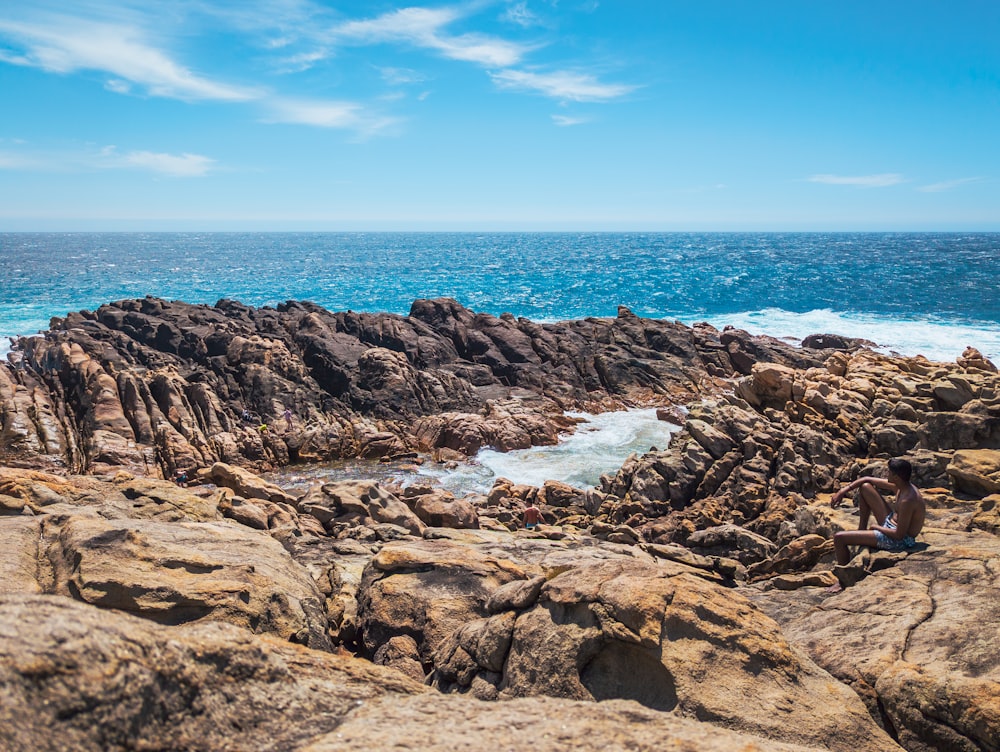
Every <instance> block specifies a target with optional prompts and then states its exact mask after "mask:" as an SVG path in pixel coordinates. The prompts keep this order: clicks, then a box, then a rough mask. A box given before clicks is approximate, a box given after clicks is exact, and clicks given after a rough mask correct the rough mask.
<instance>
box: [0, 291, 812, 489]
mask: <svg viewBox="0 0 1000 752" xmlns="http://www.w3.org/2000/svg"><path fill="white" fill-rule="evenodd" d="M822 357H823V356H822V354H821V353H817V352H815V351H812V350H801V349H797V348H793V347H790V346H788V345H785V344H783V343H781V342H779V341H777V340H769V339H766V338H755V337H750V336H749V335H747V334H746V333H745V332H738V331H727V332H725V333H722V334H721V335H720V333H719V332H718V331H716V330H715V329H713V328H712V327H710V326H708V325H704V324H702V325H698V326H695V327H693V328H689V327H686V326H684V325H682V324H680V323H676V322H668V321H659V320H651V319H641V318H639V317H637V316H635V315H633V314H632V313H631V312H630V311H628V310H627V309H624V308H623V309H621V311H620V312H619V315H618V317H617V318H616V319H585V320H582V321H569V322H564V323H560V324H537V323H535V322H532V321H528V320H526V319H515V318H514V317H512V316H509V315H503V316H500V317H499V318H497V317H495V316H491V315H488V314H477V313H473V312H472V311H469V310H467V309H465V308H463V307H462V306H460V305H459V304H458V303H456V302H455V301H453V300H447V299H442V300H418V301H416V302H415V303H414V304H413V308H412V310H411V313H410V315H409V316H396V315H390V314H359V313H352V312H346V313H330V312H329V311H326V310H324V309H322V308H320V307H319V306H316V305H313V304H310V303H296V302H289V303H285V304H283V305H280V306H278V307H277V308H276V309H272V308H260V309H254V308H250V307H248V306H244V305H241V304H239V303H236V302H234V301H230V300H222V301H219V302H218V303H217V304H216V305H215V306H204V305H188V304H185V303H179V302H168V301H165V300H159V299H156V298H145V299H143V300H128V301H122V302H119V303H112V304H108V305H104V306H101V307H100V308H98V309H97V310H96V311H93V312H90V311H81V312H80V313H74V314H71V315H69V316H67V317H66V318H64V319H54V320H53V324H52V329H51V331H49V332H46V333H45V334H43V335H40V336H36V337H27V338H22V339H20V340H18V341H17V342H16V351H15V352H14V353H13V354H12V359H11V363H9V364H5V365H2V366H0V421H2V422H0V461H2V462H4V463H6V464H8V465H15V466H22V467H38V468H46V467H48V468H54V469H63V470H69V471H72V472H88V473H98V472H104V471H108V470H111V469H115V468H120V467H122V468H126V469H129V470H130V472H133V473H143V474H151V475H161V476H162V477H172V476H173V474H174V473H175V472H176V471H177V470H191V469H192V468H196V467H206V466H209V465H211V464H212V463H214V462H217V461H222V462H227V463H232V464H239V465H244V466H247V467H252V468H256V469H263V468H271V467H275V466H280V465H285V464H288V463H289V462H295V461H311V460H323V459H330V458H339V457H386V456H390V457H391V456H393V455H399V454H403V453H406V452H409V451H412V450H413V449H417V448H420V449H427V450H432V449H435V448H449V449H456V450H460V451H462V452H465V453H474V452H475V451H477V450H478V449H479V448H481V447H483V446H487V445H490V446H495V447H497V448H499V449H513V448H523V447H527V446H531V445H533V444H546V443H554V442H555V441H556V439H557V436H558V433H559V431H560V430H564V429H566V428H568V427H570V426H571V425H572V422H571V421H569V420H567V419H566V418H564V417H563V416H562V411H563V410H564V409H571V408H572V409H590V410H602V409H609V408H620V407H623V406H625V405H634V404H640V403H642V404H647V403H648V404H663V405H667V404H674V403H682V402H685V401H687V400H689V399H691V398H693V397H697V396H700V395H702V394H706V393H710V392H712V391H716V390H717V389H718V388H719V387H720V385H721V382H720V381H719V379H724V378H728V377H731V376H733V375H734V374H736V373H748V372H749V368H750V367H751V366H752V365H753V363H754V362H756V361H758V360H760V359H764V360H768V361H773V362H777V363H784V364H788V365H794V366H796V367H803V366H808V365H819V363H820V362H821V361H822ZM286 409H288V410H290V411H291V412H292V413H293V420H292V425H291V427H289V426H288V425H287V424H286V422H285V421H284V420H283V419H282V415H283V414H284V412H285V410H286Z"/></svg>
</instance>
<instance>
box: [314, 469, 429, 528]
mask: <svg viewBox="0 0 1000 752" xmlns="http://www.w3.org/2000/svg"><path fill="white" fill-rule="evenodd" d="M297 508H298V510H299V512H302V513H303V514H310V515H312V516H314V517H316V518H317V519H318V520H319V521H320V522H321V523H323V525H324V527H326V529H327V530H330V531H334V530H336V528H337V526H338V525H339V524H351V523H354V524H366V521H369V522H372V523H387V524H391V525H398V526H399V527H400V528H401V529H402V530H403V531H404V533H409V534H412V535H422V534H423V532H424V527H425V526H424V523H423V522H421V521H420V518H419V517H417V515H416V514H414V513H413V512H412V511H410V508H409V507H408V506H407V505H406V504H405V503H403V502H402V501H401V500H400V499H398V498H397V497H396V496H395V495H393V494H391V493H389V492H388V491H387V490H386V489H384V488H382V486H380V485H379V484H378V483H376V482H374V481H339V482H336V483H323V484H322V485H316V486H313V487H312V488H310V489H309V491H308V492H307V493H306V495H305V496H303V497H302V498H301V499H299V501H298V505H297Z"/></svg>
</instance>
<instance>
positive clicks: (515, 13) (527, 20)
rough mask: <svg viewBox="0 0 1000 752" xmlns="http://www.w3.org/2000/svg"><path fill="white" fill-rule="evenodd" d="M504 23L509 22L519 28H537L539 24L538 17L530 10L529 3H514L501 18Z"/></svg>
mask: <svg viewBox="0 0 1000 752" xmlns="http://www.w3.org/2000/svg"><path fill="white" fill-rule="evenodd" d="M500 19H501V20H502V21H508V22H510V23H513V24H517V25H518V26H524V27H525V28H527V27H529V26H536V25H537V24H538V23H539V20H538V16H536V15H535V14H534V13H532V12H531V11H530V10H528V3H527V2H519V3H513V4H512V5H510V6H508V7H507V10H506V11H504V13H503V14H502V15H501V16H500Z"/></svg>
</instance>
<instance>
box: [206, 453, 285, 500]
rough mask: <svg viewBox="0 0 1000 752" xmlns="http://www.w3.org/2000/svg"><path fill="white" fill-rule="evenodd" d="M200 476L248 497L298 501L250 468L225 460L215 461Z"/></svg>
mask: <svg viewBox="0 0 1000 752" xmlns="http://www.w3.org/2000/svg"><path fill="white" fill-rule="evenodd" d="M199 476H200V477H202V478H203V479H204V480H207V481H209V482H211V483H214V484H215V485H217V486H220V487H222V488H231V489H232V490H233V491H235V492H236V493H237V494H239V495H240V496H242V497H244V498H246V499H265V500H267V501H273V502H281V503H283V504H291V505H294V504H295V502H296V499H295V497H294V496H290V495H289V494H287V493H285V491H284V490H282V489H281V488H279V487H278V486H276V485H274V484H273V483H268V482H267V481H265V480H263V479H262V478H259V477H258V476H256V475H254V474H253V473H252V472H250V471H249V470H245V469H243V468H241V467H234V466H232V465H227V464H226V463H225V462H216V463H214V464H213V465H212V466H211V467H209V468H207V469H205V470H204V471H202V472H199Z"/></svg>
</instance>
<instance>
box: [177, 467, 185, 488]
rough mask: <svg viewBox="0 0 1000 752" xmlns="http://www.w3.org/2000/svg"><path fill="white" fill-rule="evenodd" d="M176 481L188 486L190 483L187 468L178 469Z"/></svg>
mask: <svg viewBox="0 0 1000 752" xmlns="http://www.w3.org/2000/svg"><path fill="white" fill-rule="evenodd" d="M174 483H176V484H177V485H178V486H180V487H181V488H187V484H188V473H187V470H178V471H177V472H176V473H175V474H174Z"/></svg>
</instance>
